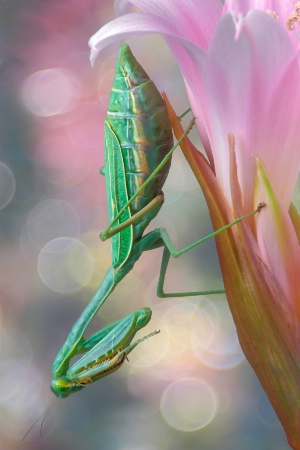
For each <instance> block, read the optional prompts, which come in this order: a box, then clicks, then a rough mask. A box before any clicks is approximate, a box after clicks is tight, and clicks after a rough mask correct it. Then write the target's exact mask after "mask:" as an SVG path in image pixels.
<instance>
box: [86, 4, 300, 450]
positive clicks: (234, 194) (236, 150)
mask: <svg viewBox="0 0 300 450" xmlns="http://www.w3.org/2000/svg"><path fill="white" fill-rule="evenodd" d="M115 5H116V12H117V14H118V15H119V17H117V18H116V19H115V20H113V21H112V22H110V23H109V24H107V25H105V26H104V27H102V28H101V29H100V30H99V31H98V32H97V33H96V34H95V35H94V36H93V37H92V38H91V40H90V46H91V60H92V62H94V61H95V59H96V57H97V55H98V54H99V52H100V51H101V49H102V48H103V47H105V46H106V45H109V44H110V43H112V42H115V41H118V40H121V39H125V38H128V37H132V36H136V35H138V34H142V33H161V34H162V35H163V36H164V38H165V40H166V42H167V43H168V45H169V47H170V49H171V51H172V52H173V54H174V57H175V58H176V60H177V62H178V65H179V67H180V69H181V72H182V75H183V78H184V81H185V84H186V88H187V93H188V97H189V100H190V104H191V107H192V111H193V114H194V116H195V117H196V123H197V127H198V130H199V133H200V136H201V139H202V142H203V146H204V149H205V151H206V154H207V159H205V157H204V156H203V155H202V154H201V153H200V152H198V150H197V149H196V148H195V147H194V146H193V145H192V144H191V142H190V141H189V139H188V138H186V139H185V140H184V142H183V144H182V150H183V152H184V154H185V156H186V158H187V160H188V162H189V163H190V165H191V167H192V169H193V171H194V173H195V175H196V177H197V179H198V181H199V183H200V185H201V187H202V189H203V192H204V194H205V197H206V201H207V204H208V208H209V211H210V215H211V220H212V223H213V227H214V229H215V230H218V229H219V228H222V227H223V226H225V225H226V224H228V223H229V222H231V221H233V220H234V219H235V218H237V217H239V216H243V215H245V214H247V213H249V212H251V211H253V210H255V209H256V208H257V205H258V204H259V203H260V202H264V203H265V205H266V207H264V208H263V209H262V210H261V211H260V213H259V214H256V215H255V216H253V217H251V218H249V219H247V220H245V221H242V222H241V223H240V224H239V225H237V226H234V227H232V228H230V229H228V230H226V231H224V232H223V233H220V234H219V235H218V236H217V237H216V242H217V250H218V254H219V259H220V264H221V269H222V275H223V279H224V285H225V289H226V294H227V299H228V303H229V306H230V309H231V312H232V315H233V318H234V321H235V325H236V328H237V333H238V336H239V340H240V343H241V346H242V348H243V351H244V353H245V355H246V357H247V359H248V361H249V362H250V364H251V365H252V367H253V369H254V371H255V372H256V374H257V376H258V378H259V380H260V382H261V384H262V386H263V388H264V390H265V391H266V393H267V395H268V397H269V399H270V401H271V403H272V405H273V408H274V410H275V412H276V414H277V416H278V418H279V420H280V421H281V423H282V426H283V427H284V430H285V432H286V434H287V438H288V442H289V444H290V446H291V447H292V448H293V449H295V450H300V247H299V240H300V217H299V214H298V212H297V210H296V208H295V206H294V205H293V204H291V199H292V194H293V191H294V188H295V184H296V180H297V176H298V174H299V168H300V68H299V63H300V61H299V48H300V23H299V22H300V2H295V1H290V0H286V1H285V2H280V1H276V0H264V1H263V0H261V1H260V0H248V1H246V0H240V1H239V0H229V1H226V3H225V5H224V6H223V5H222V4H221V2H220V1H219V0H210V1H209V2H208V1H207V0H186V1H184V2H182V0H130V1H129V0H117V1H116V2H115ZM137 8H138V12H137ZM166 103H167V105H168V110H169V116H170V120H171V123H172V126H173V129H174V133H175V135H176V137H177V139H178V138H179V137H180V136H181V135H182V133H183V130H182V127H181V125H180V122H179V121H178V119H177V117H176V114H175V113H174V111H173V110H172V107H171V105H170V104H169V102H168V100H167V99H166Z"/></svg>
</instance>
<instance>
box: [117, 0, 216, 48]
mask: <svg viewBox="0 0 300 450" xmlns="http://www.w3.org/2000/svg"><path fill="white" fill-rule="evenodd" d="M133 5H134V6H135V7H138V8H139V9H140V10H141V11H142V12H144V13H148V14H151V15H152V14H153V15H155V16H157V17H158V18H163V19H165V20H166V21H167V22H169V24H170V25H172V28H173V29H174V30H176V32H177V34H178V36H184V37H185V38H186V39H187V40H188V41H190V42H193V43H194V44H197V45H198V46H199V47H202V48H207V47H208V44H209V42H210V39H211V36H212V34H213V32H214V30H215V28H216V26H217V23H218V20H219V19H220V17H221V15H222V5H221V3H220V1H219V0H210V1H209V2H208V1H206V0H197V1H195V0H185V1H184V2H183V1H182V0H164V1H161V0H117V1H116V2H115V10H116V13H117V15H121V14H124V13H125V12H128V11H133V10H134V7H133Z"/></svg>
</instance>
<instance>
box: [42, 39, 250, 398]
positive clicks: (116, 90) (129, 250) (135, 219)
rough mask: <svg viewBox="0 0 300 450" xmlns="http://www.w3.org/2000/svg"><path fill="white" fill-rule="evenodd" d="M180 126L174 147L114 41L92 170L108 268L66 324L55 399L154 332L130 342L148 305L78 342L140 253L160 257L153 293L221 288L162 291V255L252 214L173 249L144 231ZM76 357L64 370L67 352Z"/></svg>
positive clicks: (137, 68)
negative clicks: (100, 190) (104, 206)
mask: <svg viewBox="0 0 300 450" xmlns="http://www.w3.org/2000/svg"><path fill="white" fill-rule="evenodd" d="M192 125H193V121H192V122H191V124H190V126H189V128H188V129H187V131H186V132H185V133H184V134H183V136H182V137H181V138H180V139H179V141H178V142H177V143H176V144H175V145H174V144H173V137H172V128H171V124H170V121H169V119H168V115H167V110H166V106H165V103H164V101H163V99H162V97H161V95H160V93H159V91H158V90H157V88H156V86H155V85H154V83H153V82H152V81H151V80H150V78H149V77H148V75H147V74H146V72H145V71H144V69H143V68H142V67H141V65H140V64H139V63H138V62H137V61H136V59H135V58H134V56H133V54H132V53H131V50H130V48H129V46H128V45H127V44H125V43H122V44H121V46H120V49H119V53H118V58H117V62H116V73H115V79H114V83H113V87H112V91H111V96H110V101H109V106H108V113H107V118H106V121H105V123H104V127H105V166H104V168H103V169H101V170H100V172H101V173H102V174H103V175H105V178H106V191H107V201H108V212H109V219H110V222H111V223H110V225H109V226H108V228H106V229H105V230H104V231H103V232H102V233H101V234H100V238H101V240H103V241H104V240H106V239H109V238H111V241H112V246H111V250H112V267H111V268H110V269H109V270H108V271H107V273H106V275H105V277H104V279H103V281H102V283H101V285H100V287H99V288H98V290H97V291H96V293H95V295H94V296H93V298H92V299H91V301H90V303H89V304H88V305H87V306H86V308H85V309H84V311H83V312H82V314H81V315H80V316H79V318H78V320H77V321H76V323H75V324H74V326H73V328H72V329H71V332H70V334H69V335H68V337H67V340H66V342H65V343H64V345H63V346H62V348H61V349H60V351H59V352H58V354H57V356H56V358H55V360H54V363H53V366H52V375H53V379H52V381H51V390H52V391H53V392H54V394H55V395H56V396H57V397H59V398H65V397H67V396H68V395H70V394H71V393H74V392H77V391H79V390H81V389H83V388H84V387H85V386H87V385H89V384H91V383H93V382H95V381H97V380H98V379H100V378H102V377H104V376H106V375H108V374H110V373H112V372H114V371H115V370H117V369H118V368H120V367H121V366H122V364H123V363H124V361H125V359H126V357H127V355H128V354H129V353H130V352H131V351H132V350H133V349H134V348H135V347H136V346H137V345H138V344H139V343H140V342H142V341H143V340H145V339H147V338H148V337H150V336H153V335H155V334H157V333H158V331H154V332H153V333H151V334H150V335H148V336H145V337H144V338H142V339H139V340H137V341H133V339H134V337H135V334H136V333H137V331H138V330H140V329H141V328H143V327H144V326H145V325H147V324H148V322H149V321H150V319H151V310H150V309H149V308H143V309H140V310H138V311H135V312H133V313H132V314H130V315H129V316H127V317H125V318H122V319H120V320H118V321H117V322H114V323H112V324H110V325H108V326H107V327H105V328H104V329H102V330H100V331H98V332H96V333H94V334H93V335H92V336H90V337H88V338H87V339H84V337H83V335H84V332H85V330H86V328H87V326H88V324H89V322H90V321H91V320H92V318H93V317H94V316H95V314H96V313H97V312H98V310H99V308H100V307H101V306H102V305H103V303H104V302H105V300H106V299H107V298H108V297H109V295H110V294H111V293H112V291H113V290H114V289H115V287H116V286H117V285H118V284H119V283H120V281H121V280H122V279H123V278H124V277H125V276H126V275H127V274H128V273H129V272H130V271H131V269H132V268H133V266H134V264H135V263H136V261H137V260H138V259H139V258H140V256H141V254H142V253H143V252H144V251H148V250H152V249H155V248H158V247H163V248H164V251H163V257H162V263H161V268H160V275H159V281H158V287H157V295H158V296H159V297H183V296H195V295H204V294H206V295H207V294H219V293H223V292H224V291H223V290H215V291H199V292H179V293H178V292H177V293H171V294H167V293H165V292H164V289H163V286H164V280H165V275H166V270H167V266H168V262H169V258H170V256H171V255H172V256H173V257H175V258H177V257H178V256H180V255H182V254H183V253H186V252H187V251H189V250H191V249H192V248H194V247H196V246H198V245H200V244H201V243H202V242H204V241H205V240H207V239H209V238H211V237H212V236H215V235H216V234H218V233H220V232H221V231H223V230H225V229H227V228H229V227H231V226H232V225H234V224H236V223H238V222H239V221H241V220H243V219H244V218H246V217H249V216H250V215H252V214H255V213H256V212H257V211H258V210H259V209H257V210H256V211H254V212H252V213H250V214H248V215H246V216H243V217H241V218H239V219H237V220H235V221H234V222H231V223H229V224H228V225H226V226H225V227H224V228H222V229H220V230H218V231H217V232H215V233H212V234H211V235H209V236H206V237H205V238H203V239H200V240H198V241H196V242H194V243H193V244H191V245H189V246H188V247H186V248H184V249H182V250H179V251H178V250H176V248H175V247H174V246H173V244H172V242H171V239H170V237H169V235H168V232H167V231H166V230H165V229H164V228H158V229H155V230H153V231H151V232H149V233H148V234H146V235H144V231H145V229H146V227H147V226H148V224H149V223H150V222H151V221H152V220H153V219H154V217H155V216H156V215H157V213H158V212H159V210H160V208H161V207H162V204H163V201H164V195H163V193H162V190H161V189H162V187H163V184H164V182H165V180H166V178H167V175H168V172H169V168H170V164H171V156H172V153H173V152H174V150H175V149H176V148H177V147H178V145H180V142H181V140H182V139H183V138H184V137H185V136H186V135H187V134H188V133H189V131H190V129H191V127H192ZM79 354H83V356H82V357H81V358H80V359H79V360H77V361H76V362H75V363H74V364H73V365H72V366H71V367H69V366H70V361H71V359H72V358H73V356H75V355H79Z"/></svg>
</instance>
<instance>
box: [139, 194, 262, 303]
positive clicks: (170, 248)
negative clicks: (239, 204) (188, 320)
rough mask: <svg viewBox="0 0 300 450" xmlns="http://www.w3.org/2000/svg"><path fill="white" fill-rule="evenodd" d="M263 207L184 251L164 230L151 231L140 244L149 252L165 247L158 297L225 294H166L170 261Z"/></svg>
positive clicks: (211, 292)
mask: <svg viewBox="0 0 300 450" xmlns="http://www.w3.org/2000/svg"><path fill="white" fill-rule="evenodd" d="M263 207H265V204H264V203H260V204H259V205H258V206H257V208H256V209H255V210H254V211H252V212H251V213H249V214H246V215H244V216H242V217H239V218H238V219H236V220H234V221H233V222H230V223H229V224H227V225H225V226H224V227H222V228H220V229H219V230H217V231H215V232H213V233H211V234H209V235H208V236H205V237H204V238H202V239H199V240H198V241H196V242H194V243H192V244H190V245H189V246H187V247H185V248H183V249H182V250H177V249H176V248H175V247H174V245H173V243H172V241H171V238H170V236H169V234H168V232H167V230H165V229H164V228H157V229H156V230H153V231H151V232H150V233H148V234H147V235H146V236H144V237H143V238H142V239H141V241H140V244H139V247H140V249H139V251H140V252H141V251H147V250H152V249H154V248H158V247H164V252H163V257H162V262H161V267H160V275H159V281H158V285H157V295H158V297H161V298H165V297H192V296H196V295H209V294H223V293H224V292H225V291H224V290H223V289H217V290H210V291H196V292H190V291H187V292H173V293H165V292H164V281H165V276H166V272H167V267H168V263H169V260H170V256H173V258H178V257H179V256H181V255H183V254H184V253H187V252H188V251H189V250H191V249H193V248H195V247H197V246H198V245H200V244H202V243H203V242H205V241H207V240H208V239H211V238H212V237H214V236H216V235H218V234H220V233H222V232H223V231H225V230H227V229H228V228H230V227H232V226H234V225H236V224H237V223H239V222H241V221H242V220H244V219H247V218H248V217H250V216H253V215H254V214H257V213H258V212H259V211H260V210H261V209H262V208H263Z"/></svg>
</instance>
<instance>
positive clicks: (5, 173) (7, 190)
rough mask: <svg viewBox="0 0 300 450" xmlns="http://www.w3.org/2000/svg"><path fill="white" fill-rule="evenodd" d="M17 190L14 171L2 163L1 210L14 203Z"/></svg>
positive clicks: (0, 176) (0, 164)
mask: <svg viewBox="0 0 300 450" xmlns="http://www.w3.org/2000/svg"><path fill="white" fill-rule="evenodd" d="M15 190H16V180H15V177H14V174H13V172H12V170H11V169H10V168H9V167H8V166H7V165H6V164H4V163H3V162H1V161H0V210H1V209H3V208H5V207H6V206H7V205H9V203H10V202H11V201H12V199H13V198H14V195H15Z"/></svg>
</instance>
